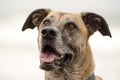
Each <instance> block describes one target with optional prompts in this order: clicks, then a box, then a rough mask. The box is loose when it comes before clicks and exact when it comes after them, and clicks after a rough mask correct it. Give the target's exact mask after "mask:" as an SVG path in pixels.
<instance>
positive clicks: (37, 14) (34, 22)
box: [22, 9, 50, 31]
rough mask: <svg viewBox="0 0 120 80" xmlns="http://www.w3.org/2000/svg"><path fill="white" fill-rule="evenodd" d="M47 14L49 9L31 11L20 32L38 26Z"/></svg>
mask: <svg viewBox="0 0 120 80" xmlns="http://www.w3.org/2000/svg"><path fill="white" fill-rule="evenodd" d="M49 12H50V9H37V10H35V11H33V12H32V13H31V14H30V15H29V16H28V18H27V19H26V21H25V23H24V25H23V28H22V31H24V30H26V29H27V28H31V29H33V28H34V27H36V26H39V25H40V23H41V22H42V20H43V19H44V18H45V17H46V16H47V15H48V14H49Z"/></svg>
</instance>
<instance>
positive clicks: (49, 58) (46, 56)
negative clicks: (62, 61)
mask: <svg viewBox="0 0 120 80" xmlns="http://www.w3.org/2000/svg"><path fill="white" fill-rule="evenodd" d="M55 58H56V55H54V54H53V53H41V54H40V61H42V62H47V63H51V62H53V61H54V60H55Z"/></svg>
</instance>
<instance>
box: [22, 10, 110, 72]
mask: <svg viewBox="0 0 120 80" xmlns="http://www.w3.org/2000/svg"><path fill="white" fill-rule="evenodd" d="M36 26H37V27H38V32H39V33H38V46H39V51H40V62H41V65H40V68H42V69H44V70H58V69H61V68H65V67H67V66H68V65H70V64H72V62H73V61H74V59H75V58H76V56H79V55H80V54H82V52H83V51H85V48H86V45H87V40H88V38H89V36H90V35H91V34H93V33H94V32H95V31H97V30H99V31H100V32H101V34H102V35H108V36H110V37H111V34H110V31H109V29H108V26H107V23H106V22H105V20H104V19H103V18H102V17H101V16H99V15H96V14H93V13H81V14H72V13H60V12H54V11H51V10H49V9H39V10H36V11H34V12H32V13H31V14H30V16H29V17H28V19H27V20H26V22H25V24H24V26H23V29H22V30H23V31H24V30H25V29H27V28H32V29H33V28H34V27H36Z"/></svg>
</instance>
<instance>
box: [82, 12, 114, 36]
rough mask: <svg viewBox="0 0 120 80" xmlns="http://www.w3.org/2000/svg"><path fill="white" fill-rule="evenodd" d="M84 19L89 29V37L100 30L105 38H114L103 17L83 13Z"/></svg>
mask: <svg viewBox="0 0 120 80" xmlns="http://www.w3.org/2000/svg"><path fill="white" fill-rule="evenodd" d="M82 19H83V22H84V23H85V25H86V27H87V29H88V32H89V35H92V34H93V33H94V32H95V31H97V30H99V32H100V33H101V34H102V35H103V36H109V37H112V36H111V33H110V30H109V28H108V24H107V22H106V21H105V19H104V18H103V17H102V16H100V15H97V14H95V13H82Z"/></svg>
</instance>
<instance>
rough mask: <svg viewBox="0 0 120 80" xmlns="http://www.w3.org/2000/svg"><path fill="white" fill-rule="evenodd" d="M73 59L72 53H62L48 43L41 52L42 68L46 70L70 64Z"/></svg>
mask: <svg viewBox="0 0 120 80" xmlns="http://www.w3.org/2000/svg"><path fill="white" fill-rule="evenodd" d="M72 59H73V54H72V53H64V54H60V53H59V52H57V50H56V49H55V48H53V47H51V46H49V45H46V46H44V47H43V48H42V52H41V53H40V63H41V64H40V68H41V69H43V70H46V71H51V70H59V69H61V68H64V67H66V66H67V65H69V64H70V63H71V62H72Z"/></svg>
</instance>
